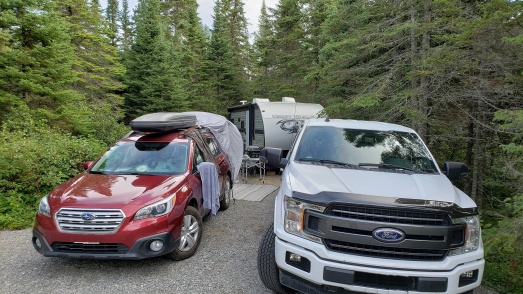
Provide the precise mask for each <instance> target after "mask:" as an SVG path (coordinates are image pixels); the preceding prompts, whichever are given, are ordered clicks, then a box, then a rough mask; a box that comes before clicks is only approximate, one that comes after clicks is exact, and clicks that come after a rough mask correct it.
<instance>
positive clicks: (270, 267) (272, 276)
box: [258, 224, 295, 294]
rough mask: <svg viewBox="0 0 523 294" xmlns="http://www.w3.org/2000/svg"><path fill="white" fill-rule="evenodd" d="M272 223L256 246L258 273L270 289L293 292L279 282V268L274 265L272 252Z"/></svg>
mask: <svg viewBox="0 0 523 294" xmlns="http://www.w3.org/2000/svg"><path fill="white" fill-rule="evenodd" d="M275 237H276V235H275V234H274V224H271V226H270V227H269V229H268V230H267V232H265V234H264V235H263V238H262V239H261V242H260V247H259V248H258V275H259V276H260V279H261V281H262V283H263V285H265V287H267V288H269V289H270V290H272V291H274V292H276V293H281V294H287V293H295V292H294V291H292V289H290V288H287V287H285V286H283V285H282V284H280V270H279V269H278V266H277V265H276V260H275V256H274V255H275V253H274V238H275Z"/></svg>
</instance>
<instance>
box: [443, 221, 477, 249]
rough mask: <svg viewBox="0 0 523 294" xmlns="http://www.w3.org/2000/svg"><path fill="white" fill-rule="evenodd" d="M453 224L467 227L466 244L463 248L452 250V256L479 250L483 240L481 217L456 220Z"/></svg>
mask: <svg viewBox="0 0 523 294" xmlns="http://www.w3.org/2000/svg"><path fill="white" fill-rule="evenodd" d="M452 223H453V224H464V225H465V240H464V241H465V242H464V243H463V246H461V247H459V248H456V249H453V250H451V251H450V255H458V254H463V253H468V252H472V251H476V250H478V248H479V245H480V239H481V227H480V225H479V216H477V215H475V216H468V217H462V218H456V219H453V220H452Z"/></svg>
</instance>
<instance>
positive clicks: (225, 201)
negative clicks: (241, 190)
mask: <svg viewBox="0 0 523 294" xmlns="http://www.w3.org/2000/svg"><path fill="white" fill-rule="evenodd" d="M223 184H224V186H225V188H224V190H223V195H222V197H223V198H221V200H220V210H227V208H229V205H231V197H232V189H231V179H230V178H229V176H228V175H227V176H226V177H225V183H223Z"/></svg>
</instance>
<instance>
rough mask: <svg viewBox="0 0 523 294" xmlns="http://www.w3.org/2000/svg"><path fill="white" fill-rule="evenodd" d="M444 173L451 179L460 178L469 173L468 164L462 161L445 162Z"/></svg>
mask: <svg viewBox="0 0 523 294" xmlns="http://www.w3.org/2000/svg"><path fill="white" fill-rule="evenodd" d="M443 173H444V174H445V175H446V176H447V178H449V180H451V181H455V180H459V179H461V178H463V177H466V176H467V175H468V174H469V168H468V166H467V165H465V164H464V163H461V162H445V163H444V164H443Z"/></svg>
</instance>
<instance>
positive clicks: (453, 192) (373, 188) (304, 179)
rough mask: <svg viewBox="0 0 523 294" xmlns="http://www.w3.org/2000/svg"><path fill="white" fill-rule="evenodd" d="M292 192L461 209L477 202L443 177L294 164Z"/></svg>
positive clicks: (290, 168)
mask: <svg viewBox="0 0 523 294" xmlns="http://www.w3.org/2000/svg"><path fill="white" fill-rule="evenodd" d="M286 172H288V173H289V184H290V186H291V189H292V190H293V191H296V192H301V193H305V194H309V195H314V194H318V193H320V192H338V193H349V194H358V195H368V196H375V197H386V198H394V199H415V200H423V201H443V202H449V203H454V204H457V205H458V206H460V207H475V206H476V205H475V204H474V202H473V201H472V200H471V199H470V198H469V197H468V196H467V195H466V194H464V193H463V192H462V191H460V190H459V189H457V188H456V187H454V185H453V184H452V183H451V182H450V181H449V180H448V178H447V177H446V176H445V175H443V174H408V173H403V172H396V171H394V170H387V171H383V170H377V169H374V170H373V169H349V168H334V167H329V166H327V165H314V164H305V163H297V162H291V163H289V164H288V165H287V167H286Z"/></svg>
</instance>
